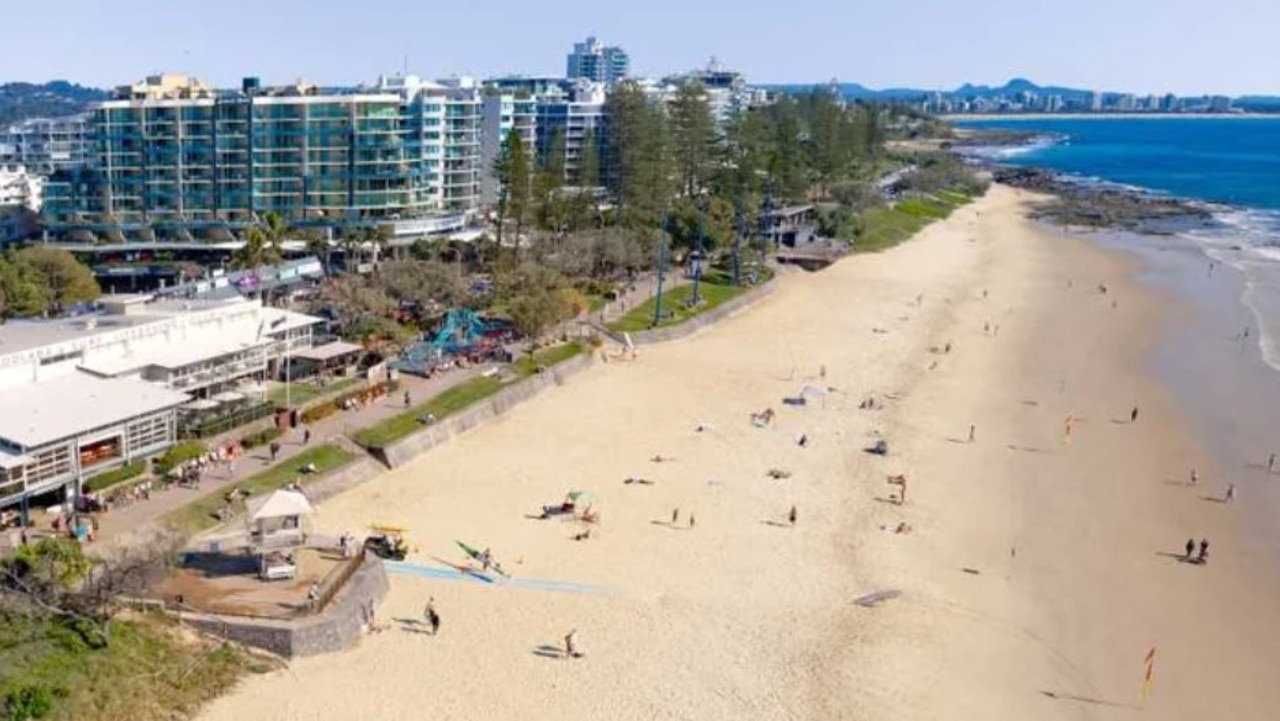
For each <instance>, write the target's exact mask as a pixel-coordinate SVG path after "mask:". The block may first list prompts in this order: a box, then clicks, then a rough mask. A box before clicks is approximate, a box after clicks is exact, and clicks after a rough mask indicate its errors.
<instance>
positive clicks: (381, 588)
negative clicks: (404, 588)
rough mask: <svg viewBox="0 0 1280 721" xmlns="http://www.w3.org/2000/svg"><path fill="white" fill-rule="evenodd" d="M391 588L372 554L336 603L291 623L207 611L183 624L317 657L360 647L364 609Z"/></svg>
mask: <svg viewBox="0 0 1280 721" xmlns="http://www.w3.org/2000/svg"><path fill="white" fill-rule="evenodd" d="M388 587H389V584H388V582H387V572H386V570H385V569H384V568H383V566H382V560H381V559H379V558H378V557H376V556H374V555H373V554H369V555H368V557H366V558H365V561H364V564H363V565H362V566H361V568H360V570H358V571H356V572H355V573H354V574H352V575H351V578H349V579H347V582H346V584H345V585H344V587H343V589H342V590H341V591H339V592H338V595H336V596H334V598H333V601H331V602H330V603H329V605H328V606H326V607H325V609H324V610H323V611H321V612H320V613H318V614H315V615H314V616H308V617H305V618H301V619H296V620H288V621H286V620H277V619H259V618H246V617H240V616H219V615H213V614H202V613H182V614H179V615H180V617H181V619H182V621H183V623H186V624H189V625H191V626H194V627H196V628H198V629H200V630H201V631H204V632H205V633H209V634H212V635H214V636H219V637H222V638H227V639H230V640H232V641H235V642H237V643H241V644H244V645H245V646H252V647H254V648H260V649H263V650H264V651H269V652H271V653H274V654H276V655H278V656H282V657H284V658H297V657H299V656H315V655H317V654H321V653H333V652H335V651H342V650H345V649H348V648H351V647H352V646H354V645H356V643H357V642H358V641H359V640H360V636H361V634H362V632H363V624H364V620H365V616H364V610H363V609H365V608H367V607H368V606H369V604H370V603H372V604H374V606H375V607H376V606H377V605H378V603H379V602H381V601H382V599H383V598H384V597H385V596H386V595H387V589H388Z"/></svg>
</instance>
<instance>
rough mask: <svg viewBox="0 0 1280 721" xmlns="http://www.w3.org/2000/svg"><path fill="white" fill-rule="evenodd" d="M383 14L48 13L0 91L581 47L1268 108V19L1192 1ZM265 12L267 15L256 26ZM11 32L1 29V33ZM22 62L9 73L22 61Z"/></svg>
mask: <svg viewBox="0 0 1280 721" xmlns="http://www.w3.org/2000/svg"><path fill="white" fill-rule="evenodd" d="M497 5H499V4H494V3H489V4H480V5H476V4H466V3H448V4H443V5H442V6H437V5H436V4H428V3H421V2H410V1H408V0H385V1H384V2H383V3H379V4H377V5H376V6H369V5H365V4H362V3H349V2H338V1H337V0H217V1H215V0H187V1H186V2H181V3H178V2H172V0H113V2H109V3H108V2H102V1H101V0H49V1H48V2H45V3H34V4H29V5H27V6H25V7H24V8H23V12H22V13H21V15H20V16H15V18H14V20H15V21H17V22H16V24H17V26H26V27H29V28H30V29H31V32H11V33H9V34H8V36H7V37H6V42H5V49H6V50H7V51H8V53H7V54H8V57H9V58H11V59H13V60H15V61H14V62H10V63H6V69H7V72H6V73H5V76H6V77H3V78H0V80H2V81H9V80H25V81H32V82H43V81H48V80H69V81H72V82H77V83H81V84H85V85H92V86H98V87H112V86H115V85H120V84H125V83H129V82H132V81H134V80H136V79H138V78H141V77H143V76H145V75H148V74H153V73H158V72H184V73H190V74H192V75H195V76H197V77H200V78H202V79H205V80H207V81H208V82H210V83H212V84H215V85H218V86H234V85H236V84H238V82H239V79H240V78H241V77H244V76H259V77H262V79H263V80H264V82H269V83H278V82H288V81H292V80H294V79H297V78H305V79H307V80H311V81H314V82H318V83H321V84H334V85H338V84H357V83H361V82H373V81H374V80H376V78H377V77H378V76H379V75H383V74H388V73H394V72H398V71H400V70H402V69H407V70H408V72H410V73H415V74H420V75H423V76H426V77H444V76H450V75H473V76H477V77H485V76H494V75H506V74H525V75H563V74H564V69H565V66H564V64H565V56H566V53H568V52H569V51H570V50H571V49H572V46H573V44H574V43H576V42H581V41H582V40H583V39H584V38H585V37H587V36H595V37H598V38H599V39H600V40H601V41H602V42H604V43H605V44H607V45H611V46H617V47H620V48H623V49H624V50H625V51H626V52H627V54H628V55H629V56H630V58H631V64H632V74H633V75H636V76H649V77H654V76H662V75H666V74H669V73H673V72H680V71H685V70H689V69H692V68H695V67H700V66H702V65H705V64H706V62H707V61H708V60H709V59H710V58H711V57H712V56H715V57H718V58H719V59H720V60H721V62H723V63H724V65H725V66H726V67H730V68H733V69H735V70H739V71H741V72H743V73H744V74H745V75H746V76H747V77H748V78H749V79H750V80H751V81H752V82H755V83H786V82H795V83H805V82H813V83H820V82H826V81H827V80H830V79H831V78H838V79H839V80H841V81H846V82H858V83H861V84H864V85H866V86H868V87H873V88H884V87H919V88H927V89H939V90H950V89H954V88H955V87H958V86H960V85H961V84H963V83H966V82H972V83H975V84H990V85H1000V84H1002V83H1004V82H1005V81H1006V80H1008V79H1010V78H1013V77H1027V78H1031V79H1033V80H1035V81H1036V82H1039V83H1045V84H1053V85H1062V86H1070V87H1078V88H1093V89H1098V90H1107V91H1116V92H1133V93H1160V94H1163V93H1176V94H1179V95H1217V94H1222V95H1232V96H1239V95H1251V94H1266V95H1280V80H1277V79H1276V78H1275V76H1274V74H1273V73H1272V72H1271V69H1272V68H1274V67H1275V66H1276V65H1277V64H1280V47H1277V46H1276V45H1275V44H1274V43H1272V42H1271V38H1270V37H1269V33H1270V32H1271V30H1270V29H1271V28H1274V27H1276V26H1277V25H1278V24H1280V3H1274V2H1267V1H1266V0H1218V2H1215V3H1214V5H1213V12H1205V6H1204V4H1203V3H1202V2H1198V1H1196V0H1167V1H1166V2H1164V3H1161V4H1160V5H1159V7H1158V9H1157V8H1154V7H1151V6H1147V5H1145V4H1139V3H1129V4H1126V3H1114V2H1110V1H1109V0H1074V2H1071V3H1056V4H1049V3H1045V2H1026V0H985V1H983V0H901V1H900V2H897V3H892V4H889V3H876V2H866V1H863V2H853V3H850V2H841V1H837V0H795V1H794V2H792V3H789V4H777V3H775V4H769V5H765V6H744V5H743V4H742V3H733V4H730V3H729V2H726V1H725V0H704V1H703V2H700V3H688V2H678V1H677V0H647V1H646V2H644V3H639V4H635V5H613V6H610V7H609V8H608V11H607V12H602V11H601V8H600V6H599V5H598V4H596V3H588V2H586V1H585V0H544V1H543V2H540V3H521V4H512V5H511V6H509V7H501V6H497ZM268 8H269V10H268ZM13 27H14V26H11V29H12V28H13ZM17 59H20V61H17Z"/></svg>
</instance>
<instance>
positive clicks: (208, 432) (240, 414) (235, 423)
mask: <svg viewBox="0 0 1280 721" xmlns="http://www.w3.org/2000/svg"><path fill="white" fill-rule="evenodd" d="M273 413H275V405H274V404H272V403H260V404H258V405H254V406H249V407H247V408H241V409H239V410H235V411H232V412H231V413H228V414H226V415H223V416H218V417H217V418H212V419H208V420H204V421H201V422H199V423H196V424H193V425H188V426H184V427H182V428H179V429H178V437H179V438H182V439H189V438H208V437H210V436H216V435H220V434H222V433H226V432H227V431H229V430H231V429H232V428H238V427H240V426H243V425H245V424H247V423H252V422H254V421H256V420H261V419H263V418H266V417H268V416H270V415H272V414H273Z"/></svg>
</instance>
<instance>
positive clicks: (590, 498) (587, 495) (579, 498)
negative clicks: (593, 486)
mask: <svg viewBox="0 0 1280 721" xmlns="http://www.w3.org/2000/svg"><path fill="white" fill-rule="evenodd" d="M565 498H568V499H569V500H570V501H573V502H574V503H578V502H582V503H583V504H588V505H589V504H592V503H595V500H596V494H594V493H592V492H591V491H569V492H568V493H567V494H565Z"/></svg>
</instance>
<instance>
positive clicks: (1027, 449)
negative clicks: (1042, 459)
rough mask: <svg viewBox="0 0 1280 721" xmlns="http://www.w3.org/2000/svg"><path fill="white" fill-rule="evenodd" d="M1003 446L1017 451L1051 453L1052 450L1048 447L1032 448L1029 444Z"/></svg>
mask: <svg viewBox="0 0 1280 721" xmlns="http://www.w3.org/2000/svg"><path fill="white" fill-rule="evenodd" d="M1005 447H1006V448H1008V449H1009V450H1011V451H1017V452H1019V453H1053V451H1051V450H1049V449H1048V448H1033V447H1031V446H1016V445H1013V444H1009V445H1008V446H1005Z"/></svg>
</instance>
